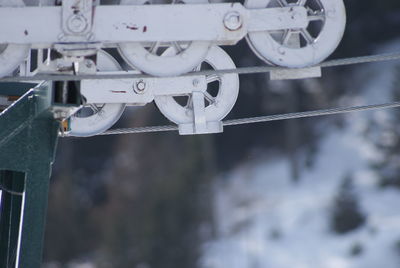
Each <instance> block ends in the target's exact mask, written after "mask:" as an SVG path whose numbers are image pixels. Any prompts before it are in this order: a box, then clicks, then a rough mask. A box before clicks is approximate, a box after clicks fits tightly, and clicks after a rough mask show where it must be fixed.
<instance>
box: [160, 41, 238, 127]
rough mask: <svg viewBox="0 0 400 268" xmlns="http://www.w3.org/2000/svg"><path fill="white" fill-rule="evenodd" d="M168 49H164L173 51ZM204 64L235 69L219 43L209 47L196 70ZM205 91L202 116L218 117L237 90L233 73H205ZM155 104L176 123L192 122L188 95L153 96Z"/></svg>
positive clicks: (227, 108)
mask: <svg viewBox="0 0 400 268" xmlns="http://www.w3.org/2000/svg"><path fill="white" fill-rule="evenodd" d="M171 50H172V49H169V50H167V51H166V53H173V52H172V51H171ZM206 65H208V66H209V67H211V68H212V69H214V70H222V69H235V68H236V66H235V64H234V63H233V61H232V59H231V58H230V57H229V55H228V54H227V53H226V52H225V51H224V50H223V49H221V48H220V47H218V46H213V47H211V48H210V50H209V52H208V54H207V57H206V58H205V60H204V62H203V63H202V64H201V65H200V66H198V68H197V70H200V69H203V68H204V67H206ZM206 80H207V91H205V92H204V100H205V119H206V121H207V122H215V121H220V120H222V119H223V118H224V117H225V116H226V115H227V114H228V113H229V112H230V111H231V110H232V108H233V105H234V104H235V102H236V99H237V97H238V93H239V76H238V75H237V74H220V75H216V74H212V75H208V76H207V77H206ZM154 100H155V103H156V105H157V107H158V108H159V109H160V111H161V112H162V114H163V115H164V116H165V117H167V118H168V119H169V120H171V121H172V122H174V123H176V124H188V123H193V118H194V114H193V103H192V96H191V94H188V95H186V96H155V98H154Z"/></svg>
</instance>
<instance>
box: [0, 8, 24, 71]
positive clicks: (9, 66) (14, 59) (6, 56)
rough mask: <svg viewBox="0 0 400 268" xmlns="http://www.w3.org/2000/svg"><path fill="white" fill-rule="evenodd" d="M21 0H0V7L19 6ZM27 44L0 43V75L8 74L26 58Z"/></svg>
mask: <svg viewBox="0 0 400 268" xmlns="http://www.w3.org/2000/svg"><path fill="white" fill-rule="evenodd" d="M24 5H25V4H24V2H23V1H22V0H0V7H21V6H24ZM29 51H30V46H29V45H18V44H0V77H3V76H6V75H10V74H11V73H12V72H13V71H15V69H17V68H18V66H19V65H20V64H21V63H22V62H23V61H24V60H25V59H26V58H27V56H28V54H29Z"/></svg>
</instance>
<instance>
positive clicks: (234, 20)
mask: <svg viewBox="0 0 400 268" xmlns="http://www.w3.org/2000/svg"><path fill="white" fill-rule="evenodd" d="M242 25H243V20H242V16H241V15H240V14H239V12H237V11H233V12H229V13H227V14H226V15H225V17H224V26H225V28H227V29H228V30H230V31H236V30H239V29H240V27H242Z"/></svg>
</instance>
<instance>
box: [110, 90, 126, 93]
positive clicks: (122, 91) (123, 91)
mask: <svg viewBox="0 0 400 268" xmlns="http://www.w3.org/2000/svg"><path fill="white" fill-rule="evenodd" d="M111 92H112V93H126V91H125V90H111Z"/></svg>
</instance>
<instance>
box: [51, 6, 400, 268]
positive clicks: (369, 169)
mask: <svg viewBox="0 0 400 268" xmlns="http://www.w3.org/2000/svg"><path fill="white" fill-rule="evenodd" d="M345 5H346V8H347V16H348V23H347V29H346V32H345V35H344V38H343V41H342V43H341V45H340V47H339V48H338V49H337V51H336V52H335V54H334V55H332V57H331V58H342V57H351V56H360V55H369V54H375V53H384V52H395V51H398V50H399V48H400V36H399V29H400V2H399V1H398V0H385V1H375V0H362V1H361V0H345ZM224 49H225V50H226V51H227V52H228V53H229V54H230V55H231V56H232V58H233V59H234V62H235V63H236V65H237V66H240V67H245V66H255V65H263V63H262V62H261V61H260V60H258V59H257V58H256V57H255V56H254V54H253V53H252V52H251V51H250V49H249V48H248V46H247V44H246V42H245V41H242V42H240V43H239V44H238V45H236V46H231V47H225V48H224ZM399 74H400V63H399V62H386V63H377V64H365V65H355V66H348V67H339V68H329V69H324V70H323V77H322V78H320V79H306V80H295V81H270V80H269V75H268V74H257V75H242V76H241V77H240V83H241V85H240V93H239V98H238V102H237V104H236V106H235V108H234V110H233V111H232V112H231V113H230V114H229V116H228V118H241V117H247V116H259V115H267V114H277V113H286V112H294V111H306V110H312V109H320V108H321V109H322V108H331V107H338V106H351V105H363V104H374V103H383V102H389V101H394V100H396V101H398V100H399V99H400V93H399V86H400V76H399ZM165 123H168V122H167V120H166V119H165V118H164V117H163V116H162V115H161V113H160V112H159V111H158V110H157V108H156V107H155V106H154V105H153V104H151V105H147V106H145V107H141V108H136V109H133V108H131V109H128V110H127V111H126V112H125V114H124V116H123V118H122V120H121V121H120V122H119V123H118V127H121V126H129V127H134V126H148V125H158V124H165ZM397 123H400V111H399V110H395V109H390V110H381V111H375V112H363V113H354V114H347V115H340V116H329V117H321V118H311V119H299V120H288V121H279V122H272V123H264V124H253V125H245V126H235V127H226V128H225V131H224V133H222V134H218V135H202V136H179V135H178V134H177V133H157V134H136V135H122V136H106V137H94V138H85V139H79V138H62V139H61V140H60V142H59V146H58V153H57V157H56V162H55V165H54V169H53V176H52V184H51V191H50V196H49V210H48V217H47V229H46V237H45V253H44V260H45V265H44V267H46V268H95V267H96V268H97V267H99V268H109V267H112V268H177V267H179V268H180V267H182V268H197V267H198V268H226V267H229V268H269V267H271V268H280V267H282V268H285V267H288V268H289V267H296V268H297V267H328V268H329V267H335V268H341V267H343V268H355V267H360V268H361V267H362V268H369V267H371V268H372V267H374V268H375V267H378V266H381V267H385V268H391V267H400V211H399V209H398V206H399V204H400V174H399V171H400V154H399V152H400V150H399V149H400V139H399V138H400V127H399V126H398V125H397Z"/></svg>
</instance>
